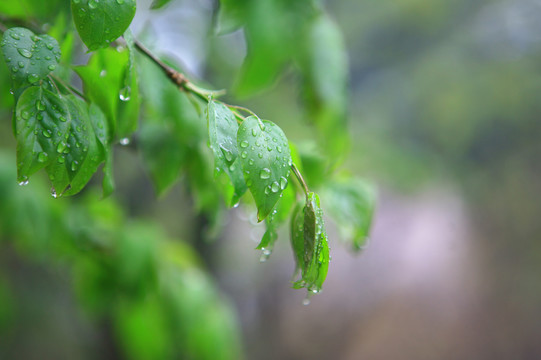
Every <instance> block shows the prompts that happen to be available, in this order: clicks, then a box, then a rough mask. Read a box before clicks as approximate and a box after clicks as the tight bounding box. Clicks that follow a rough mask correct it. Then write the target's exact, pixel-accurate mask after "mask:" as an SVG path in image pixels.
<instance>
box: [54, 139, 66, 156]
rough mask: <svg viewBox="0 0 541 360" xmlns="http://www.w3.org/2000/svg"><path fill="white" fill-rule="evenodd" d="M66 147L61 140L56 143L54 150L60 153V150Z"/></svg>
mask: <svg viewBox="0 0 541 360" xmlns="http://www.w3.org/2000/svg"><path fill="white" fill-rule="evenodd" d="M65 149H66V143H65V142H63V141H61V142H59V143H58V145H57V147H56V151H57V152H58V153H61V152H62V151H64V150H65Z"/></svg>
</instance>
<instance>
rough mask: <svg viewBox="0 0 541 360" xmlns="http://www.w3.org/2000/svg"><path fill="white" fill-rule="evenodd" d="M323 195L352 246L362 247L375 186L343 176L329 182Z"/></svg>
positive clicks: (371, 208)
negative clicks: (343, 177)
mask: <svg viewBox="0 0 541 360" xmlns="http://www.w3.org/2000/svg"><path fill="white" fill-rule="evenodd" d="M322 197H324V200H325V203H326V204H327V206H326V208H327V209H328V211H329V215H330V216H331V218H332V219H333V220H334V221H335V222H336V223H337V224H338V225H339V226H338V229H339V231H340V234H341V236H342V237H343V238H344V240H346V241H347V242H349V243H351V245H352V248H353V250H355V251H358V250H362V249H363V247H364V246H365V245H366V241H367V239H368V234H369V232H370V226H371V224H372V216H373V214H374V207H375V202H376V201H375V191H374V189H373V188H372V187H371V186H370V185H369V184H367V183H365V182H364V181H361V180H358V179H341V180H337V181H334V182H330V183H328V184H327V185H326V186H325V188H324V193H323V194H322Z"/></svg>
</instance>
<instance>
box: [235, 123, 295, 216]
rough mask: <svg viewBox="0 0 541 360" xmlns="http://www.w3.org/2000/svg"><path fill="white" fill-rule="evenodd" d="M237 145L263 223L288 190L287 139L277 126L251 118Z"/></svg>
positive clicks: (289, 164) (289, 157)
mask: <svg viewBox="0 0 541 360" xmlns="http://www.w3.org/2000/svg"><path fill="white" fill-rule="evenodd" d="M237 144H238V148H239V151H240V155H239V159H240V163H241V165H242V170H243V171H244V179H245V180H246V185H247V186H248V188H249V189H250V192H251V193H252V195H253V197H254V200H255V203H256V205H257V210H258V212H257V218H258V219H259V221H262V220H263V219H265V218H266V217H267V215H269V213H270V212H271V210H272V208H273V207H274V205H276V202H277V201H278V199H279V198H280V195H281V194H282V191H283V190H284V189H285V188H286V186H287V182H288V177H289V171H290V166H291V155H290V151H289V146H288V142H287V138H286V136H285V135H284V132H283V131H282V129H280V128H279V127H278V126H277V125H276V124H274V123H272V122H270V121H267V120H263V121H261V120H259V119H258V118H256V117H255V116H249V117H247V118H246V119H245V120H244V121H243V122H242V124H241V126H240V127H239V131H238V133H237Z"/></svg>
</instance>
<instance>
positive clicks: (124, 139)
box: [120, 137, 130, 146]
mask: <svg viewBox="0 0 541 360" xmlns="http://www.w3.org/2000/svg"><path fill="white" fill-rule="evenodd" d="M129 144H130V139H129V138H127V137H126V138H122V139H120V145H123V146H126V145H129Z"/></svg>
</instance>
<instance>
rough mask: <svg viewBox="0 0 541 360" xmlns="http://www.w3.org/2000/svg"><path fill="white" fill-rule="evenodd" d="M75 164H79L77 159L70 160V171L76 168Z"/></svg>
mask: <svg viewBox="0 0 541 360" xmlns="http://www.w3.org/2000/svg"><path fill="white" fill-rule="evenodd" d="M77 165H79V163H78V162H77V161H72V162H71V171H75V170H77Z"/></svg>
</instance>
